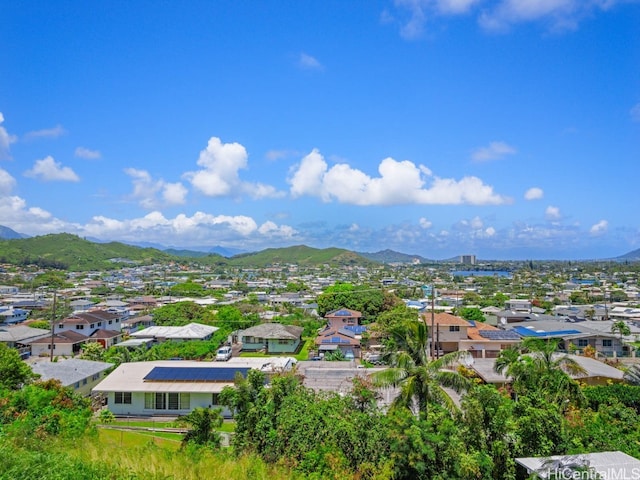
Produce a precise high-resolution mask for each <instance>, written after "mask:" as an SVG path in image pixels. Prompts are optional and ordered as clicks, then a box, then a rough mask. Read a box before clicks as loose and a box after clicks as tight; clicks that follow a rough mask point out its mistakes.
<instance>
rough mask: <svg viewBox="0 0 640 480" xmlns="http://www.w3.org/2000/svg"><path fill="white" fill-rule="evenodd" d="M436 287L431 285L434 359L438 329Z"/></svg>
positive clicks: (432, 348) (432, 353)
mask: <svg viewBox="0 0 640 480" xmlns="http://www.w3.org/2000/svg"><path fill="white" fill-rule="evenodd" d="M435 310H436V287H435V284H432V285H431V360H434V359H435V358H436V357H435V352H436V341H435V330H436V328H435V327H436V314H435Z"/></svg>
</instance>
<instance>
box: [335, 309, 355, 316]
mask: <svg viewBox="0 0 640 480" xmlns="http://www.w3.org/2000/svg"><path fill="white" fill-rule="evenodd" d="M333 316H334V317H350V316H351V312H350V311H349V310H338V311H337V312H335V313H334V314H333Z"/></svg>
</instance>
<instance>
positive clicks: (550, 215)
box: [544, 205, 562, 221]
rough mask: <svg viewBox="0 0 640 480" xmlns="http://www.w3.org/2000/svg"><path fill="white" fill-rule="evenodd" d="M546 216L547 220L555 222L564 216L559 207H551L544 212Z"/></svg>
mask: <svg viewBox="0 0 640 480" xmlns="http://www.w3.org/2000/svg"><path fill="white" fill-rule="evenodd" d="M544 215H545V217H546V218H547V220H550V221H554V220H560V219H561V218H562V215H561V214H560V209H559V208H558V207H554V206H553V205H549V206H548V207H547V209H546V210H545V211H544Z"/></svg>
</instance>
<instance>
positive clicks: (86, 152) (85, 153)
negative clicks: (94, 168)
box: [74, 147, 102, 160]
mask: <svg viewBox="0 0 640 480" xmlns="http://www.w3.org/2000/svg"><path fill="white" fill-rule="evenodd" d="M74 154H75V156H76V157H79V158H85V159H87V160H97V159H98V158H100V157H101V156H102V155H101V154H100V152H99V151H98V150H90V149H88V148H84V147H77V148H76V151H75V152H74Z"/></svg>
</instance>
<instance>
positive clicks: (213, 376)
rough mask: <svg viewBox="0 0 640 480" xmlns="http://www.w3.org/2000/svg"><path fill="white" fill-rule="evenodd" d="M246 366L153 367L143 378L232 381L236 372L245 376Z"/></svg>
mask: <svg viewBox="0 0 640 480" xmlns="http://www.w3.org/2000/svg"><path fill="white" fill-rule="evenodd" d="M248 371H249V369H248V368H229V367H154V368H153V369H152V370H151V371H150V372H149V373H148V374H147V375H146V376H145V377H144V379H143V380H146V381H154V382H233V380H234V379H235V376H236V373H241V374H242V376H243V377H245V378H246V376H247V372H248Z"/></svg>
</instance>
